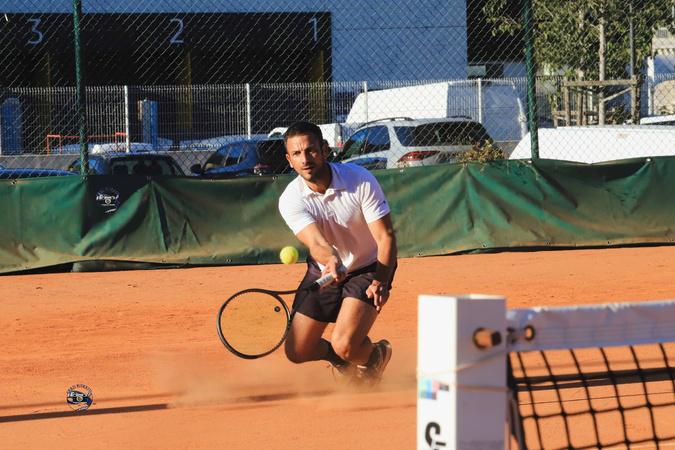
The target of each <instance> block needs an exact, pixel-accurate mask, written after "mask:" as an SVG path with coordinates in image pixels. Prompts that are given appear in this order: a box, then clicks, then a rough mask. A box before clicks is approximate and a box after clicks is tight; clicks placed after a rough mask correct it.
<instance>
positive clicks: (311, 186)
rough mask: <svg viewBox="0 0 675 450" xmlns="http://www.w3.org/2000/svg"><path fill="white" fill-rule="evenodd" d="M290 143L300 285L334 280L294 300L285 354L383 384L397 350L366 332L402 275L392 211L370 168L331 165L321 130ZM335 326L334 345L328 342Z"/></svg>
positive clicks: (292, 134)
mask: <svg viewBox="0 0 675 450" xmlns="http://www.w3.org/2000/svg"><path fill="white" fill-rule="evenodd" d="M284 142H285V144H286V159H287V160H288V163H289V164H290V165H291V167H292V168H293V169H294V170H295V171H296V172H297V174H298V177H296V178H295V179H294V180H293V181H291V182H290V183H289V184H288V186H287V187H286V189H285V190H284V192H283V194H281V197H280V198H279V211H280V212H281V215H282V216H283V218H284V220H285V221H286V224H287V225H288V226H289V228H290V229H291V230H292V231H293V233H295V235H296V236H297V237H298V239H299V240H300V241H301V242H302V243H303V244H304V245H305V246H306V247H307V248H308V249H309V256H308V258H307V273H306V274H305V277H304V279H303V280H302V282H301V287H305V286H307V285H309V284H311V283H312V282H313V281H314V280H316V279H317V278H319V277H320V276H322V275H325V274H329V273H330V274H331V275H332V276H333V277H334V278H335V282H333V283H332V284H330V285H328V286H326V287H324V288H322V289H321V290H319V291H313V292H307V293H300V294H298V295H296V298H295V301H294V302H293V308H294V311H295V314H294V317H293V322H292V324H291V329H290V332H289V335H288V339H287V340H286V346H285V350H286V355H287V356H288V359H289V360H290V361H292V362H294V363H303V362H307V361H317V360H326V361H328V362H329V363H330V364H331V365H332V366H333V367H334V368H335V369H337V371H338V372H339V373H340V374H344V375H345V376H347V377H349V379H350V380H354V381H356V382H358V383H360V382H363V383H364V384H371V385H374V384H377V383H378V382H379V381H380V379H381V378H382V373H383V372H384V369H385V368H386V366H387V364H388V363H389V359H390V358H391V345H390V344H389V342H388V341H386V340H384V339H383V340H381V341H379V342H377V343H372V342H371V340H370V338H369V337H368V332H369V331H370V328H371V327H372V325H373V323H374V322H375V319H376V318H377V316H378V313H379V311H380V310H381V309H382V307H383V306H384V305H385V304H386V303H387V300H388V299H389V290H390V289H391V283H392V280H393V277H394V272H395V269H396V237H395V235H394V229H393V227H392V223H391V217H390V212H389V205H388V204H387V200H386V199H385V196H384V193H383V192H382V188H381V187H380V185H379V184H378V182H377V180H376V179H375V177H374V176H373V175H372V174H371V173H370V172H368V171H367V170H366V169H364V168H362V167H360V166H357V165H354V164H340V163H330V162H328V161H327V157H328V155H329V151H330V149H329V147H328V144H327V143H326V141H324V140H323V136H322V134H321V129H320V128H319V127H318V126H316V125H314V124H312V123H309V122H298V123H295V124H293V125H292V126H291V127H289V128H288V130H287V131H286V134H285V135H284ZM330 322H334V323H335V327H334V328H333V332H332V334H331V340H330V342H329V341H327V340H325V339H323V337H322V336H323V333H324V330H325V329H326V327H327V326H328V323H330Z"/></svg>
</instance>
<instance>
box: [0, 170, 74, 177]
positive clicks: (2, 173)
mask: <svg viewBox="0 0 675 450" xmlns="http://www.w3.org/2000/svg"><path fill="white" fill-rule="evenodd" d="M64 175H75V174H74V173H72V172H68V171H67V170H58V169H38V168H33V167H22V168H20V169H8V168H5V167H0V179H3V180H8V179H9V180H14V179H17V178H36V177H39V178H42V177H61V176H64Z"/></svg>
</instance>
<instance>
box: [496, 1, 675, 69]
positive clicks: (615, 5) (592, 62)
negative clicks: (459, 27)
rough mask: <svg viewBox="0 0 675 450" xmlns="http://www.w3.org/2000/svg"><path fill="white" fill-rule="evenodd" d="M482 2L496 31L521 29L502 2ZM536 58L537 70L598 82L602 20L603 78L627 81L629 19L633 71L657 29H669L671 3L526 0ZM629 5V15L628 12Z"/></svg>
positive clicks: (672, 4) (518, 22)
mask: <svg viewBox="0 0 675 450" xmlns="http://www.w3.org/2000/svg"><path fill="white" fill-rule="evenodd" d="M511 1H513V0H487V1H486V3H485V6H484V8H483V12H484V13H485V15H486V16H487V20H488V22H489V23H492V24H493V25H494V26H495V30H497V31H499V32H507V33H510V34H513V33H516V32H518V31H521V30H522V28H523V22H522V20H521V17H520V16H514V15H509V14H508V13H507V8H506V7H507V2H511ZM531 1H532V5H533V17H534V22H535V23H534V28H533V31H534V48H535V58H536V61H537V64H538V65H539V66H545V67H546V68H547V69H549V70H551V71H554V72H558V71H560V72H563V73H565V74H566V75H567V76H569V77H575V76H576V75H577V74H578V73H579V71H581V72H583V74H584V76H585V78H586V79H598V61H599V57H598V49H599V42H600V38H599V35H600V33H599V29H600V24H601V22H602V19H604V31H605V39H606V42H607V48H606V53H605V61H606V77H605V78H606V79H612V78H615V79H616V78H626V77H627V76H629V74H628V66H629V62H630V45H629V26H630V20H631V18H632V21H633V36H634V37H633V41H634V46H635V54H636V58H635V66H636V67H635V70H636V71H640V70H641V69H642V66H643V65H644V60H645V58H646V57H647V56H649V55H650V51H651V42H652V37H653V36H654V33H655V31H656V29H657V28H660V27H667V28H668V29H670V30H671V31H673V17H672V8H673V7H674V6H675V0H531ZM631 3H632V14H630V13H629V11H630V5H631Z"/></svg>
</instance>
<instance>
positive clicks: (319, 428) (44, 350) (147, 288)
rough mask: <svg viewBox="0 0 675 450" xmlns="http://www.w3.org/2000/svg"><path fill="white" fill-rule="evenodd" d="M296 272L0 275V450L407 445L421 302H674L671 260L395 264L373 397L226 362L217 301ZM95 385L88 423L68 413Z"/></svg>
mask: <svg viewBox="0 0 675 450" xmlns="http://www.w3.org/2000/svg"><path fill="white" fill-rule="evenodd" d="M303 270H304V266H303V265H301V264H296V265H292V266H282V265H266V266H237V267H215V268H194V269H174V270H152V271H125V272H106V273H64V274H44V275H21V276H3V277H0V320H1V321H2V326H1V327H0V342H1V343H2V351H1V353H0V447H1V448H69V449H70V448H74V447H83V448H103V447H105V448H110V447H118V448H121V447H124V448H162V449H165V448H215V447H220V448H232V449H240V448H241V449H254V448H265V449H303V448H306V449H352V448H367V449H412V448H415V427H416V425H415V418H416V411H415V403H416V383H415V368H416V334H417V296H418V294H422V293H426V294H444V293H447V294H458V293H485V294H500V295H504V296H506V297H507V298H508V305H509V307H530V306H539V305H572V304H588V303H602V302H607V301H613V302H614V301H615V302H621V301H640V300H656V299H672V298H675V283H674V282H673V280H675V247H644V248H622V249H602V250H572V251H546V252H516V253H498V254H483V255H462V256H445V257H430V258H416V259H401V260H400V262H399V269H398V273H397V278H396V282H395V290H394V291H393V294H392V298H391V300H390V302H389V304H388V305H387V306H386V308H385V309H384V311H383V312H382V314H381V317H380V318H379V320H378V322H377V323H376V324H375V327H374V329H373V331H372V333H371V335H372V337H374V338H376V339H379V338H381V337H387V338H388V339H389V340H390V341H391V342H392V345H393V348H394V354H393V357H392V361H391V363H390V366H389V368H388V370H387V373H386V374H385V380H384V381H383V383H382V385H381V386H379V387H378V388H377V389H376V390H374V391H358V390H354V389H349V388H345V387H340V386H337V385H336V384H335V383H334V382H333V379H332V375H331V372H330V370H329V369H328V368H327V367H326V365H325V364H324V363H321V362H317V363H311V364H306V365H302V366H294V365H292V364H291V363H289V362H287V361H286V360H285V359H284V356H283V352H280V351H279V352H277V353H275V354H273V355H271V356H268V357H266V358H263V359H262V360H258V361H244V360H240V359H237V358H236V357H234V356H232V355H230V354H229V353H228V352H227V351H226V350H225V349H224V348H223V347H222V345H221V344H220V341H219V340H218V337H217V335H216V331H215V314H216V311H217V309H218V307H219V306H220V303H221V302H222V301H223V300H224V299H225V298H227V297H228V296H229V295H230V294H232V293H234V292H235V291H237V290H240V289H244V288H249V287H263V288H271V289H293V288H295V286H296V284H297V282H298V281H299V280H300V278H301V275H302V274H303ZM78 383H83V384H86V385H88V386H89V387H91V389H92V390H93V394H94V399H95V404H94V405H93V406H92V407H91V408H90V409H89V411H87V412H86V413H84V414H79V413H74V412H72V411H71V410H70V409H69V407H68V406H67V405H66V401H65V399H66V391H67V389H68V388H69V387H70V386H71V385H74V384H78Z"/></svg>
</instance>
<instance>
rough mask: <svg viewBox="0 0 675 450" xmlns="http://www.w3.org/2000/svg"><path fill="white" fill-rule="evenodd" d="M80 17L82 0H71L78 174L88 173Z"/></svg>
mask: <svg viewBox="0 0 675 450" xmlns="http://www.w3.org/2000/svg"><path fill="white" fill-rule="evenodd" d="M81 18H82V0H73V45H74V47H75V103H76V105H77V121H78V125H79V127H78V128H79V135H80V174H81V175H86V174H88V173H89V151H88V149H87V111H86V98H85V90H84V74H83V73H82V55H81V48H80V20H81Z"/></svg>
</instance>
